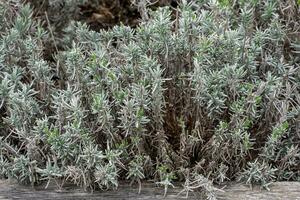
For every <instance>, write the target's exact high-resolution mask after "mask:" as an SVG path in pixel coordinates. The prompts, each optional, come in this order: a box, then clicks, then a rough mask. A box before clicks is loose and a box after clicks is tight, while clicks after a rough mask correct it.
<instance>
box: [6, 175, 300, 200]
mask: <svg viewBox="0 0 300 200" xmlns="http://www.w3.org/2000/svg"><path fill="white" fill-rule="evenodd" d="M270 189H271V190H270V191H266V190H260V189H259V188H253V189H250V188H249V187H248V186H245V185H241V184H231V183H230V184H228V185H227V186H226V187H225V188H223V191H224V192H221V191H220V192H217V195H218V199H220V200H300V182H278V183H274V184H273V185H272V186H270ZM180 190H181V189H180V187H178V188H175V189H170V190H169V191H168V195H167V197H165V198H163V189H162V188H156V187H154V186H153V184H147V183H145V184H143V188H142V191H141V194H137V192H138V189H137V187H130V186H128V184H122V185H121V186H120V187H119V188H118V190H116V191H104V192H100V191H96V192H93V193H88V192H84V191H82V190H80V189H79V188H77V187H73V186H66V187H65V188H64V189H63V190H62V191H59V190H58V189H57V187H56V186H55V185H50V186H49V187H48V189H44V188H43V187H42V186H39V187H35V188H32V187H30V186H21V185H19V184H16V183H13V182H11V181H7V180H0V200H4V199H5V200H10V199H22V200H34V199H36V200H37V199H40V200H48V199H49V200H50V199H67V200H68V199H69V200H71V199H72V200H79V199H81V200H94V199H99V200H117V199H118V200H129V199H134V200H154V199H164V200H176V199H185V198H184V196H178V195H177V194H178V193H179V191H180ZM188 199H192V200H193V199H201V197H199V196H197V195H196V194H193V193H191V194H190V196H189V198H188Z"/></svg>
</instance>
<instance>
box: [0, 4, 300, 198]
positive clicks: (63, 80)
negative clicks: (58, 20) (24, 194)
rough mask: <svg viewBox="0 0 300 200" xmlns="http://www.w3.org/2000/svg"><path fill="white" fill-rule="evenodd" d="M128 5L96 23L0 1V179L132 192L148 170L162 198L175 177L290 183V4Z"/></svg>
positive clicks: (296, 162) (294, 162) (295, 25)
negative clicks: (122, 19)
mask: <svg viewBox="0 0 300 200" xmlns="http://www.w3.org/2000/svg"><path fill="white" fill-rule="evenodd" d="M65 2H67V3H69V4H65V5H64V6H63V9H66V7H65V6H71V4H72V3H73V4H72V6H74V7H73V8H74V9H78V7H76V6H77V5H79V4H80V5H82V4H81V3H84V2H79V1H65ZM48 3H49V2H48ZM133 3H134V5H138V6H140V7H139V10H140V12H141V15H142V16H143V17H142V19H141V22H140V23H139V25H138V26H137V27H135V28H133V27H129V26H126V25H123V24H120V25H117V26H114V27H113V28H111V29H108V30H100V31H98V32H97V31H94V30H91V28H90V27H89V26H88V25H86V24H85V23H82V22H76V21H72V22H69V19H71V18H72V17H71V15H68V19H67V20H66V21H64V24H56V25H55V23H53V21H50V24H49V16H53V15H54V14H53V13H51V15H49V16H48V15H45V16H44V18H45V19H43V17H41V18H39V17H36V16H35V15H34V14H33V13H34V11H36V10H34V9H32V8H34V6H36V2H35V3H33V4H22V3H21V2H17V1H13V0H10V1H6V2H1V3H0V32H1V34H0V111H1V112H0V177H3V178H16V179H17V180H19V181H20V182H23V183H31V184H37V183H40V182H42V181H47V183H50V181H54V182H56V183H57V184H58V185H59V186H60V187H61V186H62V185H63V184H64V183H65V182H71V183H74V184H77V185H79V186H81V187H83V188H84V189H91V190H94V189H97V188H99V189H115V188H117V187H118V185H119V181H122V180H125V179H127V180H130V181H131V182H132V183H134V182H137V183H138V185H139V192H140V191H141V188H142V181H145V180H150V179H155V181H156V183H157V184H158V185H161V186H162V187H164V192H165V195H166V194H167V190H168V188H169V187H172V186H173V185H174V182H175V181H184V182H185V184H184V186H183V187H184V189H183V190H182V192H185V193H186V194H187V195H188V194H189V193H190V192H197V191H202V192H204V194H205V197H206V198H208V199H215V195H214V191H215V190H216V188H214V187H213V183H215V184H220V183H223V182H224V181H234V180H241V181H244V182H245V183H247V184H250V185H251V184H260V185H262V186H263V187H266V188H267V187H268V185H269V183H270V182H272V181H276V180H299V177H300V174H299V171H300V168H299V167H300V150H299V142H300V134H299V132H300V126H299V124H300V121H299V120H300V118H299V116H300V115H299V111H300V94H299V91H300V90H299V87H300V85H299V83H300V71H299V62H300V60H299V52H300V51H299V49H300V48H299V46H300V43H299V41H300V38H299V34H297V33H299V27H300V26H299V16H300V13H299V5H297V4H296V2H294V1H286V2H283V1H279V0H272V1H263V0H253V1H234V2H231V1H213V0H211V1H210V0H208V1H181V2H180V4H179V5H178V7H177V8H176V9H175V10H174V8H173V9H171V7H168V6H166V7H159V8H157V9H156V10H151V9H150V7H147V5H149V6H151V2H146V1H143V0H141V1H134V2H133ZM58 5H60V3H59V2H58V1H53V4H51V5H50V4H49V5H48V6H50V7H52V6H54V7H55V6H58ZM31 6H33V7H31ZM50 10H51V9H50ZM50 10H49V12H50ZM57 16H58V15H57ZM47 18H48V20H47ZM229 19H231V20H229ZM43 20H44V21H43ZM51 20H55V18H51ZM61 26H63V28H62V27H61ZM62 30H63V31H62ZM49 42H52V43H54V44H53V45H54V46H55V47H56V48H55V51H51V52H53V54H51V55H50V56H49V55H48V53H49V51H47V48H49V46H47V44H48V43H49ZM50 46H51V45H50ZM49 57H51V58H50V59H49Z"/></svg>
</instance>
